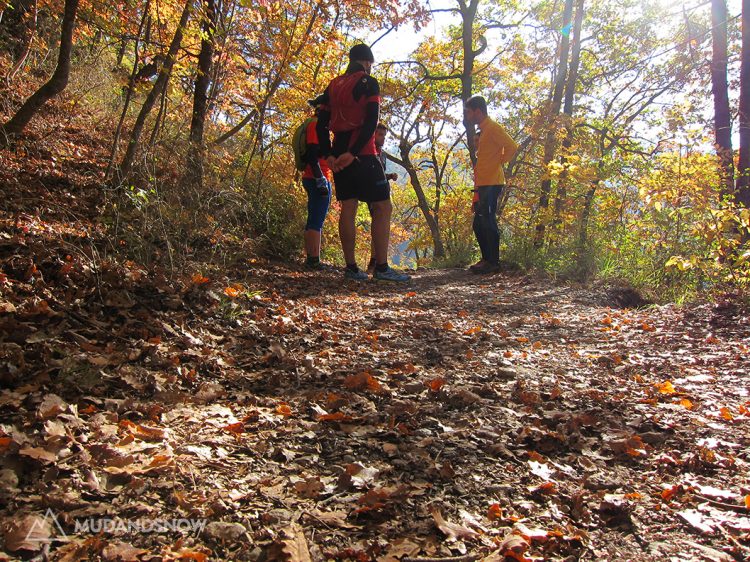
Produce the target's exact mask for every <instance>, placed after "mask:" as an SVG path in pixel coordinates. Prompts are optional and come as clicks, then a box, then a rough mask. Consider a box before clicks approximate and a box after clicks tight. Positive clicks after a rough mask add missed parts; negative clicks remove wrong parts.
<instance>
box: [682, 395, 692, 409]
mask: <svg viewBox="0 0 750 562" xmlns="http://www.w3.org/2000/svg"><path fill="white" fill-rule="evenodd" d="M680 406H682V407H683V408H686V409H688V410H692V409H693V403H692V402H691V401H690V400H688V399H687V398H682V399H681V400H680Z"/></svg>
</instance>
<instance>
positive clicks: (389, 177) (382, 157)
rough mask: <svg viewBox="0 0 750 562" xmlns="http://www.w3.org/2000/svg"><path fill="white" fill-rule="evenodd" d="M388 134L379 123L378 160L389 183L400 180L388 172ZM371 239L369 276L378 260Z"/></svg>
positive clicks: (377, 139)
mask: <svg viewBox="0 0 750 562" xmlns="http://www.w3.org/2000/svg"><path fill="white" fill-rule="evenodd" d="M387 134H388V127H386V126H385V125H384V124H383V123H378V126H377V127H376V128H375V152H377V156H378V160H380V165H381V166H383V171H384V172H386V174H385V179H387V180H389V181H396V179H398V174H397V173H395V172H391V173H390V174H389V173H388V172H387V170H388V168H387V163H388V160H387V159H386V156H385V152H383V145H384V144H385V136H386V135H387ZM367 208H368V209H369V211H370V219H372V205H367ZM371 234H372V233H371ZM371 239H372V244H371V247H370V262H369V263H368V264H367V273H368V274H369V275H372V274H373V273H374V272H375V266H376V265H377V263H376V261H377V260H376V259H375V239H374V238H372V236H371Z"/></svg>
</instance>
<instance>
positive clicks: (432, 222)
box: [389, 142, 445, 258]
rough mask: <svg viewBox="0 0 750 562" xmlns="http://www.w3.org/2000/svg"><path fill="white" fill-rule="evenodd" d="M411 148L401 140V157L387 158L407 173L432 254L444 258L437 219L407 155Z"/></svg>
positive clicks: (443, 246) (443, 247)
mask: <svg viewBox="0 0 750 562" xmlns="http://www.w3.org/2000/svg"><path fill="white" fill-rule="evenodd" d="M411 149H412V146H410V145H409V144H408V143H406V142H401V143H399V152H400V153H401V159H400V160H399V159H398V158H393V157H392V156H390V155H389V158H391V159H392V160H393V161H394V162H396V163H397V164H398V165H399V166H401V167H402V168H404V169H405V170H406V173H407V174H409V181H410V182H411V186H412V188H413V189H414V193H415V194H416V196H417V206H418V207H419V210H420V211H422V216H424V220H425V222H426V223H427V227H428V228H429V229H430V236H431V237H432V246H433V256H434V257H436V258H444V257H445V245H444V244H443V238H442V236H441V235H440V228H439V226H438V221H437V218H436V217H435V214H434V213H433V212H432V209H430V205H429V203H428V202H427V197H426V196H425V194H424V189H423V188H422V183H421V182H420V181H419V175H417V170H416V169H415V168H414V164H412V161H411V158H410V156H409V153H410V152H411Z"/></svg>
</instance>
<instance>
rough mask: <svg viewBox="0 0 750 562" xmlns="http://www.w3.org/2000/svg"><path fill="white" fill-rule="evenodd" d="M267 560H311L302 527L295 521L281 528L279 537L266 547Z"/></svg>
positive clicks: (297, 561)
mask: <svg viewBox="0 0 750 562" xmlns="http://www.w3.org/2000/svg"><path fill="white" fill-rule="evenodd" d="M266 560H267V561H268V562H312V559H311V558H310V550H309V549H308V547H307V540H306V539H305V534H304V532H303V531H302V528H301V527H300V526H299V525H297V524H296V523H292V524H291V525H289V526H288V527H286V528H284V529H282V530H281V532H280V533H279V538H277V539H276V540H275V541H274V542H273V544H272V545H271V546H270V547H269V548H268V550H267V553H266Z"/></svg>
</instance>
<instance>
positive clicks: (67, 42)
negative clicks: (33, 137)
mask: <svg viewBox="0 0 750 562" xmlns="http://www.w3.org/2000/svg"><path fill="white" fill-rule="evenodd" d="M77 11H78V0H65V11H64V14H63V20H62V30H61V33H60V53H59V55H58V57H57V67H56V68H55V72H54V73H53V74H52V77H51V78H50V79H49V80H48V81H47V82H46V83H45V84H44V85H43V86H42V87H41V88H39V89H38V90H37V91H36V92H34V93H33V94H32V95H31V97H29V99H27V100H26V102H25V103H24V104H23V105H22V106H21V108H20V109H19V110H18V111H17V112H16V114H15V115H14V116H13V117H12V118H11V119H10V120H9V121H8V122H7V123H5V124H4V125H3V126H2V127H0V143H4V142H6V141H7V139H9V138H11V137H15V136H17V135H19V134H20V133H21V132H23V130H24V129H25V128H26V125H28V124H29V121H31V119H32V118H33V117H34V115H36V112H37V111H39V109H40V108H41V107H42V106H43V105H44V104H46V103H47V102H48V101H49V100H50V99H52V98H53V97H55V96H56V95H57V94H59V93H60V92H62V91H63V90H64V89H65V87H66V86H67V85H68V78H69V76H70V54H71V51H72V50H73V28H74V27H75V21H76V12H77Z"/></svg>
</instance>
